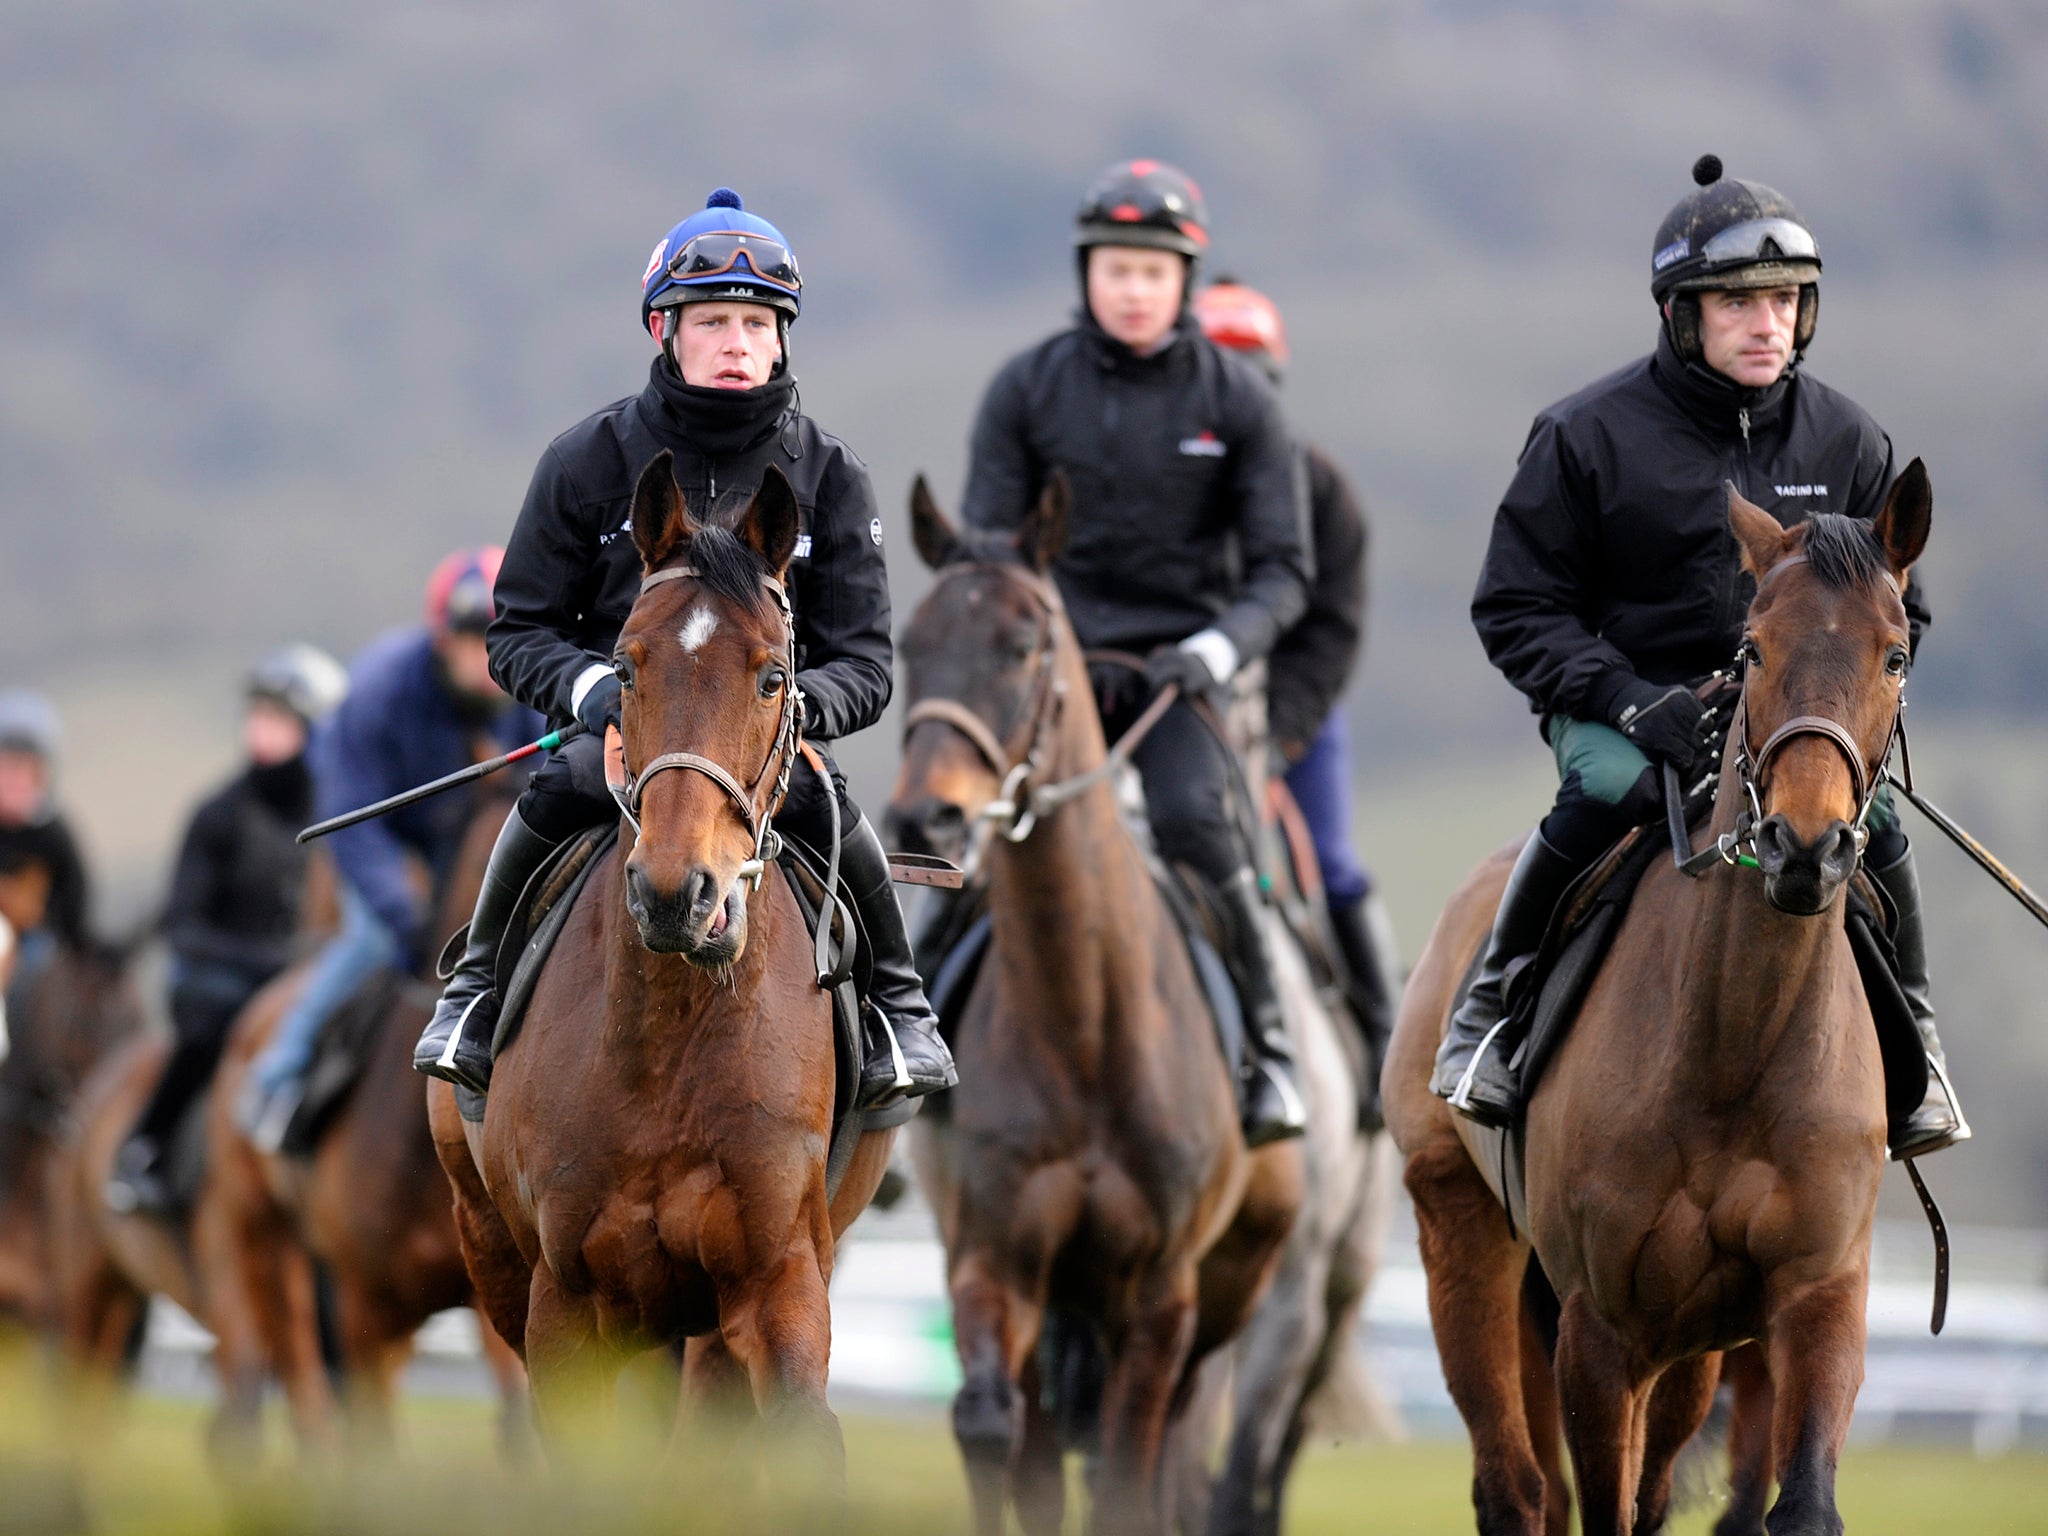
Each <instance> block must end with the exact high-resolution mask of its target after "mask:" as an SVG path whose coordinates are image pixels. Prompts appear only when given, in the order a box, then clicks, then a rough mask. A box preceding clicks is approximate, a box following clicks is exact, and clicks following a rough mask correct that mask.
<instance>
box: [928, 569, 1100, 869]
mask: <svg viewBox="0 0 2048 1536" xmlns="http://www.w3.org/2000/svg"><path fill="white" fill-rule="evenodd" d="M977 569H981V570H988V569H993V570H996V571H999V572H1001V573H1002V574H1003V575H1004V576H1005V577H1011V576H1019V577H1023V576H1024V573H1023V572H1022V571H1021V570H1015V569H1013V568H1011V567H1008V566H1001V565H993V566H992V565H989V564H986V563H977V564H975V565H960V566H955V567H953V568H952V569H951V570H947V571H943V572H941V573H940V575H939V580H940V581H941V582H944V581H945V580H947V579H948V578H949V577H952V576H956V575H959V574H961V573H964V572H967V571H971V570H977ZM1021 585H1022V586H1023V588H1024V590H1025V591H1027V592H1029V593H1030V594H1031V597H1032V599H1033V601H1034V602H1036V604H1037V605H1038V640H1037V642H1036V644H1035V646H1034V647H1033V654H1034V657H1035V661H1034V666H1035V669H1036V670H1035V672H1034V675H1033V677H1032V682H1031V702H1030V705H1029V713H1028V716H1027V718H1028V719H1029V720H1030V722H1031V725H1030V730H1031V734H1030V737H1029V738H1028V740H1027V742H1026V745H1025V748H1024V755H1023V756H1022V757H1020V758H1019V759H1018V760H1017V761H1016V762H1015V763H1012V762H1011V761H1010V759H1009V752H1008V750H1007V749H1006V748H1005V747H1004V745H1003V743H1002V741H1001V739H1000V738H998V737H997V735H996V733H995V731H994V730H993V729H992V728H991V727H990V726H989V723H988V722H987V721H986V720H984V719H982V717H981V716H980V715H978V714H976V713H975V712H974V711H973V710H972V709H969V708H968V707H967V706H966V705H965V704H963V703H961V702H960V701H959V700H958V699H945V698H929V699H919V700H918V701H917V702H916V703H915V704H913V705H911V706H910V708H909V710H908V711H907V712H906V713H905V714H904V716H903V739H904V741H905V743H906V744H908V742H909V740H910V733H911V732H912V731H914V730H916V729H917V728H918V727H919V726H920V725H923V724H924V723H925V722H926V721H928V720H936V721H938V722H939V723H940V724H942V725H948V726H951V727H952V728H953V729H954V730H956V731H958V732H959V733H960V734H961V735H962V736H964V737H966V738H967V740H968V742H969V743H970V744H972V746H973V747H974V750H975V751H976V752H978V753H980V754H981V759H982V761H983V762H985V763H987V764H988V766H989V767H990V769H992V770H993V771H994V773H995V775H996V777H997V778H998V779H1000V780H1001V781H1002V786H1003V787H1002V789H1001V790H1000V791H998V793H997V796H996V798H995V799H994V800H993V801H991V802H990V803H989V804H987V805H985V806H983V807H982V809H981V813H980V819H981V820H983V821H992V822H996V823H998V824H1003V825H1002V832H1003V836H1004V837H1006V838H1008V839H1009V840H1010V841H1011V842H1013V843H1021V842H1023V841H1024V839H1025V838H1027V837H1029V836H1030V835H1031V829H1032V828H1033V827H1034V826H1036V825H1037V824H1038V817H1039V815H1040V813H1041V811H1043V810H1045V809H1047V808H1048V807H1045V806H1042V805H1040V804H1039V803H1038V802H1039V793H1038V792H1037V791H1032V792H1031V793H1026V791H1027V790H1028V789H1029V788H1030V785H1031V781H1032V780H1033V779H1034V778H1036V777H1037V775H1038V773H1039V771H1040V770H1041V769H1042V768H1043V767H1044V766H1045V758H1046V754H1047V753H1048V752H1049V751H1050V750H1051V747H1052V728H1053V724H1054V722H1055V721H1057V720H1058V718H1059V715H1060V711H1061V710H1062V708H1064V706H1065V703H1066V685H1065V684H1064V683H1063V682H1062V681H1061V680H1060V679H1059V677H1057V676H1056V675H1055V672H1054V668H1055V666H1056V664H1057V662H1058V660H1059V655H1058V650H1057V648H1056V647H1055V646H1054V644H1053V628H1054V624H1055V622H1056V621H1057V619H1058V617H1059V614H1060V612H1061V611H1062V610H1061V604H1060V596H1059V589H1058V588H1057V587H1055V586H1053V584H1052V582H1051V580H1050V579H1049V578H1042V579H1040V580H1037V581H1034V580H1031V579H1030V578H1029V577H1024V580H1023V581H1022V583H1021ZM1050 787H1057V786H1050Z"/></svg>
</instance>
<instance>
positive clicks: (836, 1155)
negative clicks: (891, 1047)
mask: <svg viewBox="0 0 2048 1536" xmlns="http://www.w3.org/2000/svg"><path fill="white" fill-rule="evenodd" d="M618 837H619V828H618V823H616V822H607V823H605V824H603V825H602V826H597V827H592V828H590V829H589V830H587V831H585V832H582V833H579V834H578V835H577V836H575V837H573V838H571V839H569V841H568V842H566V843H564V844H563V845H562V846H561V847H560V848H559V849H557V850H556V852H555V853H554V854H553V855H552V856H551V857H550V858H549V859H548V861H547V862H546V863H545V864H543V865H542V866H541V867H540V868H539V869H538V870H536V871H535V872H534V874H533V877H532V878H531V879H530V880H528V881H527V884H526V889H525V890H524V891H523V892H521V894H520V897H519V903H518V906H517V907H516V908H514V910H513V915H512V919H511V921H510V922H508V923H507V924H506V928H505V937H504V939H503V940H502V942H501V943H500V945H499V949H498V963H497V986H498V996H499V998H500V1000H501V1001H500V1004H499V1010H498V1026H497V1029H496V1031H495V1033H494V1034H493V1035H492V1038H491V1058H492V1060H494V1061H495V1060H496V1059H497V1058H498V1056H499V1055H501V1054H502V1053H503V1052H504V1051H505V1050H506V1049H507V1048H508V1047H509V1046H510V1045H511V1044H512V1042H513V1041H514V1040H515V1039H517V1038H518V1036H519V1030H520V1027H521V1025H522V1024H523V1023H524V1022H525V1018H526V1009H527V1005H528V1004H529V1003H530V1002H531V1001H532V999H533V991H534V986H535V984H536V983H537V982H538V981H539V979H540V973H541V968H542V966H543V965H545V964H546V962H547V958H548V955H549V953H550V952H551V951H552V950H553V949H554V946H555V941H556V939H557V938H559V937H560V935H561V932H562V929H563V928H564V927H565V926H566V925H567V923H568V920H569V914H570V912H571V911H572V910H573V909H574V908H575V905H576V899H577V897H578V896H579V895H580V894H581V892H582V890H583V887H584V886H585V885H587V884H588V883H589V881H590V878H591V875H592V874H593V873H594V872H595V871H596V869H597V868H598V866H599V865H600V864H601V863H602V862H603V861H604V856H605V855H606V854H608V853H610V852H612V851H613V850H614V847H615V845H616V844H617V842H618ZM776 864H777V867H778V868H779V869H780V871H781V873H782V878H783V879H785V880H786V881H788V883H789V888H790V890H791V892H792V893H793V894H794V895H795V897H796V900H797V906H798V908H799V909H800V910H801V911H802V913H803V917H804V924H805V928H806V930H807V931H808V932H809V933H810V935H811V939H812V945H813V952H814V954H815V956H816V957H817V962H818V970H819V983H820V985H822V986H824V987H825V988H826V990H827V991H829V992H830V993H831V995H832V1017H833V1063H834V1087H833V1105H832V1138H831V1145H830V1149H829V1151H828V1152H827V1154H826V1160H825V1188H826V1192H827V1195H828V1197H829V1196H830V1195H832V1194H836V1193H837V1192H838V1189H839V1182H840V1180H841V1179H842V1178H843V1177H844V1176H845V1173H846V1169H847V1166H848V1165H849V1164H850V1163H851V1161H852V1158H853V1152H854V1148H855V1147H856V1146H858V1145H859V1143H860V1138H861V1137H862V1135H864V1134H865V1133H866V1132H868V1131H877V1130H887V1129H889V1128H890V1127H892V1126H898V1125H901V1124H903V1123H904V1122H905V1121H907V1120H909V1119H910V1118H911V1117H912V1116H913V1115H915V1114H916V1113H917V1110H918V1106H919V1104H920V1103H921V1102H922V1101H921V1100H919V1099H903V1100H899V1101H897V1102H896V1103H893V1104H886V1105H883V1106H881V1107H880V1108H878V1109H869V1110H856V1109H855V1108H854V1099H855V1096H856V1095H857V1093H858V1092H859V1089H860V1077H861V1068H862V1065H863V1064H864V1063H865V1061H866V1059H867V1053H868V1051H869V1050H870V1049H873V1048H881V1049H886V1048H887V1047H886V1044H882V1045H879V1046H877V1045H875V1044H873V1043H872V1042H873V1041H874V1039H875V1037H876V1036H877V1035H880V1036H881V1037H882V1038H883V1039H884V1040H886V1031H883V1030H882V1029H881V1026H880V1025H879V1024H877V1025H876V1026H875V1027H874V1028H873V1029H872V1030H871V1029H870V1027H869V1024H868V1020H867V1017H866V1015H867V1012H868V1011H869V1010H868V1009H867V1006H866V1001H865V999H866V991H867V979H868V975H869V969H870V960H869V950H868V946H867V943H866V940H865V937H864V935H862V933H861V931H860V924H859V919H858V916H857V915H856V908H855V906H854V903H853V900H852V898H851V897H850V896H849V895H847V894H846V892H845V887H844V883H843V882H842V883H841V886H840V888H839V889H838V890H836V891H833V892H831V893H830V894H829V896H828V893H827V891H826V888H825V871H826V870H827V869H828V868H829V867H830V860H829V859H828V858H826V857H825V856H823V855H821V854H819V853H818V852H817V850H815V849H812V848H809V847H806V846H805V845H804V844H802V843H800V842H798V841H796V840H795V839H794V838H789V837H785V838H784V839H783V843H782V852H781V854H780V855H779V856H778V858H777V860H776ZM487 1102H488V1100H487V1098H486V1096H485V1095H483V1094H480V1093H473V1092H471V1091H470V1090H469V1089H467V1088H463V1087H457V1088H456V1090H455V1104H456V1108H457V1109H458V1110H459V1111H460V1113H461V1115H462V1118H463V1119H465V1120H467V1121H470V1122H472V1123H476V1122H480V1121H481V1120H482V1119H483V1117H484V1109H485V1106H486V1104H487Z"/></svg>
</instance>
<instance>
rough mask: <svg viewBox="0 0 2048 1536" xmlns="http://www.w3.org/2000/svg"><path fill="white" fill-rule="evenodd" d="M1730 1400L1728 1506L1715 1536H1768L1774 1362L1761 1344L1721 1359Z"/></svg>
mask: <svg viewBox="0 0 2048 1536" xmlns="http://www.w3.org/2000/svg"><path fill="white" fill-rule="evenodd" d="M1721 1379H1722V1380H1723V1381H1725V1382H1727V1383H1728V1386H1729V1390H1730V1393H1731V1396H1732V1399H1733V1400H1732V1402H1731V1403H1730V1405H1729V1414H1728V1507H1727V1509H1726V1510H1724V1511H1723V1512H1722V1514H1721V1518H1720V1519H1719V1520H1716V1521H1715V1522H1714V1536H1764V1506H1765V1505H1766V1504H1767V1503H1768V1502H1769V1501H1770V1497H1771V1363H1770V1360H1769V1359H1768V1358H1767V1357H1766V1356H1765V1354H1764V1351H1763V1346H1762V1345H1761V1344H1755V1343H1750V1344H1745V1345H1743V1346H1742V1347H1741V1348H1740V1349H1731V1350H1729V1351H1728V1353H1727V1354H1725V1355H1723V1356H1722V1357H1721Z"/></svg>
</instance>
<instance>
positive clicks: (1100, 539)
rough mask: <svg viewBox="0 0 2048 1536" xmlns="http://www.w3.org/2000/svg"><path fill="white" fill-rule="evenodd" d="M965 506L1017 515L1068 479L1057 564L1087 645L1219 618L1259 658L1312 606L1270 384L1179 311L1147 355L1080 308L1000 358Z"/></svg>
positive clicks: (979, 524) (1153, 637)
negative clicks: (1055, 478)
mask: <svg viewBox="0 0 2048 1536" xmlns="http://www.w3.org/2000/svg"><path fill="white" fill-rule="evenodd" d="M972 458H973V462H972V464H971V465H970V467H969V471H968V478H967V498H966V504H965V507H964V509H963V513H962V515H963V517H964V518H965V520H966V523H967V525H968V526H969V527H970V528H982V529H1010V528H1014V527H1016V526H1017V525H1018V524H1019V523H1020V522H1022V521H1023V519H1024V516H1025V514H1026V513H1027V512H1029V511H1030V510H1031V508H1032V506H1033V504H1034V503H1035V502H1036V501H1037V499H1038V495H1039V493H1040V491H1042V490H1043V489H1044V488H1045V483H1046V481H1047V479H1048V478H1049V477H1050V476H1051V474H1052V472H1053V470H1054V469H1063V470H1065V471H1066V473H1067V478H1068V480H1069V481H1070V482H1071V484H1072V486H1073V492H1074V505H1073V513H1072V516H1071V517H1070V519H1069V522H1068V533H1067V547H1066V550H1065V552H1064V553H1062V554H1061V555H1060V557H1059V559H1058V560H1057V561H1056V562H1055V564H1054V567H1053V569H1054V574H1055V575H1056V576H1057V577H1058V579H1059V584H1060V591H1061V592H1062V594H1063V595H1064V596H1065V598H1066V602H1067V609H1068V612H1069V614H1070V615H1071V616H1072V618H1073V621H1074V629H1075V632H1076V633H1077V634H1078V635H1079V636H1080V638H1081V643H1082V644H1083V645H1086V646H1114V647H1119V648H1122V649H1125V650H1136V651H1144V650H1147V649H1149V648H1151V647H1152V646H1154V645H1158V644H1161V643H1164V642H1167V641H1176V640H1183V639H1186V638H1187V637H1188V636H1189V635H1191V634H1193V633H1194V632H1195V631H1196V630H1199V629H1204V628H1207V627H1210V626H1212V625H1213V626H1214V627H1215V628H1217V629H1220V630H1222V631H1223V633H1224V634H1226V635H1228V636H1229V637H1230V639H1231V642H1232V643H1233V644H1234V645H1235V646H1236V647H1237V651H1238V655H1239V657H1240V659H1242V660H1245V661H1249V660H1251V659H1252V658H1253V657H1257V656H1264V655H1265V654H1266V653H1267V652H1268V651H1270V650H1271V649H1272V647H1273V642H1274V641H1275V640H1276V639H1278V638H1279V636H1280V633H1281V631H1283V630H1285V629H1286V628H1287V627H1288V626H1289V625H1291V624H1292V623H1293V622H1294V621H1295V620H1296V619H1297V618H1299V617H1300V616H1301V612H1302V608H1303V606H1304V604H1305V602H1306V587H1307V572H1308V563H1307V557H1306V554H1305V553H1304V549H1303V536H1302V522H1303V516H1304V508H1303V506H1302V500H1303V498H1302V493H1301V487H1300V483H1299V476H1298V474H1297V471H1296V464H1295V454H1294V449H1293V447H1292V445H1291V443H1290V441H1289V438H1288V434H1287V426H1286V423H1285V422H1284V421H1283V420H1282V418H1281V415H1280V405H1279V402H1278V400H1277V399H1276V398H1275V396H1274V394H1273V391H1272V388H1271V386H1270V385H1268V384H1267V383H1266V381H1265V380H1264V379H1263V378H1261V377H1260V376H1259V374H1258V372H1257V370H1256V369H1254V368H1252V367H1251V366H1250V365H1248V364H1247V363H1245V362H1244V361H1243V360H1242V359H1240V358H1237V357H1233V356H1231V355H1229V354H1228V353H1226V352H1224V351H1223V350H1222V349H1220V348H1218V347H1217V346H1215V345H1214V344H1212V343H1211V342H1210V341H1209V340H1208V339H1207V338H1206V337H1204V336H1203V335H1202V334H1201V332H1200V330H1199V329H1198V328H1197V327H1196V326H1195V325H1194V323H1193V322H1192V321H1191V320H1189V319H1187V318H1185V317H1183V319H1182V320H1181V322H1180V326H1179V328H1178V330H1177V331H1176V333H1175V335H1174V337H1173V339H1172V340H1171V341H1169V342H1168V343H1167V344H1166V345H1165V346H1164V347H1162V348H1161V349H1160V350H1159V351H1157V352H1155V353H1153V354H1152V355H1151V356H1149V357H1138V356H1136V355H1134V354H1133V353H1132V352H1131V351H1130V349H1129V348H1127V347H1124V346H1122V345H1120V344H1119V343H1118V342H1116V341H1114V340H1112V339H1111V338H1110V337H1109V336H1108V335H1107V334H1105V333H1104V332H1103V331H1102V330H1101V329H1100V328H1099V327H1098V326H1096V325H1095V324H1094V323H1093V321H1091V320H1088V319H1086V318H1085V317H1084V318H1083V320H1082V322H1081V323H1080V324H1079V325H1077V326H1076V327H1075V328H1074V329H1073V330H1069V331H1062V332H1061V333H1060V334H1059V335H1057V336H1054V337H1052V338H1051V339H1050V340H1047V341H1044V342H1041V343H1040V344H1039V345H1038V346H1035V347H1033V348H1032V349H1031V350H1030V351H1028V352H1023V353H1020V354H1018V355H1017V356H1016V357H1014V358H1012V359H1011V360H1010V361H1009V362H1008V363H1006V364H1005V365H1004V366H1003V369H1002V371H1001V372H999V373H998V374H997V375H996V376H995V380H994V382H992V383H991V384H990V385H989V387H988V393H987V395H986V396H984V397H983V399H982V402H981V414H980V416H979V417H978V418H977V419H976V421H975V424H974V437H973V442H972Z"/></svg>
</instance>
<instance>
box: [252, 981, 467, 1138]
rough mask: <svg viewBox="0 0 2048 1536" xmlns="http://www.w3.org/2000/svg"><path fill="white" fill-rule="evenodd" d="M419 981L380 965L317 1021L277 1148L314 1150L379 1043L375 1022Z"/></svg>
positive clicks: (380, 1021) (378, 1022)
mask: <svg viewBox="0 0 2048 1536" xmlns="http://www.w3.org/2000/svg"><path fill="white" fill-rule="evenodd" d="M418 985H419V984H418V983H417V982H415V981H414V980H413V979H412V978H411V977H410V976H406V975H404V974H402V973H401V972H398V971H395V970H383V971H378V972H376V973H375V974H374V975H372V976H371V977H370V979H369V980H368V981H366V982H364V983H363V985H362V986H360V987H358V988H357V989H356V990H355V992H354V993H353V994H352V995H351V996H350V997H349V998H348V1000H347V1001H346V1002H344V1003H343V1004H342V1005H341V1007H340V1008H338V1009H337V1010H335V1012H334V1014H333V1016H332V1017H331V1018H329V1019H328V1020H327V1022H326V1023H325V1024H324V1025H322V1026H321V1028H320V1035H319V1038H318V1040H317V1041H316V1042H315V1043H314V1046H313V1060H312V1063H311V1064H310V1065H309V1066H308V1067H307V1068H306V1089H305V1092H304V1094H302V1095H301V1096H300V1099H299V1104H298V1108H296V1109H294V1110H293V1111H292V1117H291V1119H290V1120H289V1121H288V1122H286V1124H285V1128H284V1135H283V1137H282V1138H281V1139H280V1140H279V1142H278V1150H279V1151H280V1152H282V1153H283V1154H284V1155H285V1156H287V1157H310V1156H312V1154H313V1151H314V1149H315V1148H316V1147H318V1146H319V1145H320V1138H321V1137H322V1136H324V1135H325V1134H326V1132H327V1127H328V1126H329V1125H331V1124H332V1123H333V1121H334V1117H335V1116H336V1115H337V1114H339V1113H340V1112H341V1108H342V1106H343V1105H344V1104H346V1103H347V1102H348V1100H349V1096H350V1095H351V1094H353V1093H354V1092H355V1088H356V1084H357V1083H358V1082H360V1081H362V1076H363V1072H364V1070H365V1069H366V1068H367V1067H368V1066H369V1064H370V1055H371V1053H372V1052H373V1051H375V1050H376V1048H377V1026H378V1025H379V1024H381V1023H382V1022H383V1020H384V1017H385V1015H386V1014H387V1013H389V1012H390V1011H391V1006H392V1004H393V1003H395V1002H396V1001H397V1000H398V997H399V994H400V993H402V992H403V991H404V990H405V989H406V988H407V987H412V986H418ZM422 990H424V989H422ZM429 1006H431V1002H429Z"/></svg>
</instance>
